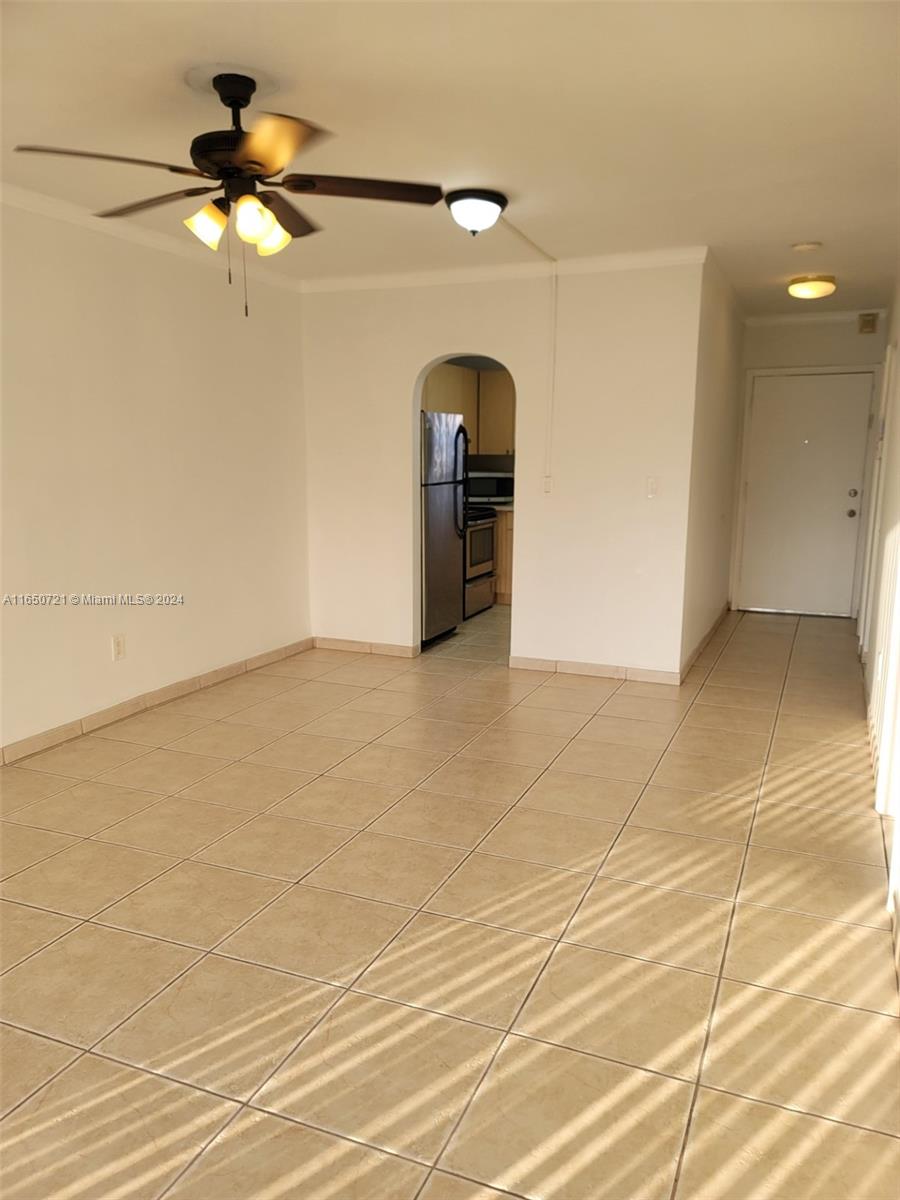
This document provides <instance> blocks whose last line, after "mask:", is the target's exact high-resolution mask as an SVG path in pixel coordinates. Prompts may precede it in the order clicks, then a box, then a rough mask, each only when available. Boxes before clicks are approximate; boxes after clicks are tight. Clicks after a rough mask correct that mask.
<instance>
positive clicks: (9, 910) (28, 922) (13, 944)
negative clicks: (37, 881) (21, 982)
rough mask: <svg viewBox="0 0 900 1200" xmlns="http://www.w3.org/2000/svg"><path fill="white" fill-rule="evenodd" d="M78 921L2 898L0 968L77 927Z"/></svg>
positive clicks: (24, 956) (0, 913) (0, 908)
mask: <svg viewBox="0 0 900 1200" xmlns="http://www.w3.org/2000/svg"><path fill="white" fill-rule="evenodd" d="M76 923H77V922H76V921H74V920H72V919H71V918H70V917H61V916H58V915H57V914H56V913H49V912H44V911H43V910H42V909H40V908H29V907H28V906H27V905H24V904H14V903H13V902H12V901H11V900H3V901H0V971H5V970H6V969H7V967H12V966H15V964H16V963H17V962H21V961H22V959H23V958H27V957H28V955H29V954H33V953H34V951H35V950H40V949H41V947H42V946H46V945H47V944H48V943H49V942H52V941H54V940H55V939H56V938H58V937H61V936H62V934H64V933H66V932H68V930H70V929H74V928H75V925H76Z"/></svg>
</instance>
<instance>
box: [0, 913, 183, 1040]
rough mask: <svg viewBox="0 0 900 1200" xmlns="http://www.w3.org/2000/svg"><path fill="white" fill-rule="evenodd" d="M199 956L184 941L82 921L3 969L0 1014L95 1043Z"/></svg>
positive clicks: (41, 1029)
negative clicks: (162, 939)
mask: <svg viewBox="0 0 900 1200" xmlns="http://www.w3.org/2000/svg"><path fill="white" fill-rule="evenodd" d="M197 957H198V954H197V951H196V950H188V949H186V948H185V947H183V946H172V945H170V944H169V943H168V942H158V941H155V940H154V939H152V938H145V937H137V936H136V935H135V934H132V933H122V932H120V931H119V930H118V929H102V928H100V927H99V926H97V925H80V926H79V927H78V928H77V929H73V930H72V932H71V933H67V934H66V935H65V936H64V937H62V938H60V939H59V941H58V942H54V943H53V944H52V945H50V946H47V947H46V949H44V950H41V951H40V952H39V953H38V954H35V955H33V956H32V957H31V958H29V959H26V961H25V962H23V963H19V965H18V966H17V967H13V968H12V970H11V971H8V972H7V974H6V975H4V976H3V992H2V996H0V1017H2V1019H3V1020H4V1021H10V1022H11V1023H12V1024H14V1025H21V1026H23V1027H24V1028H26V1029H30V1030H33V1031H34V1032H35V1033H44V1034H48V1035H50V1036H51V1037H56V1038H60V1039H61V1040H62V1041H66V1042H72V1043H73V1044H74V1045H76V1046H90V1045H92V1044H93V1043H94V1042H95V1041H96V1040H97V1039H98V1038H99V1037H102V1036H103V1034H104V1033H107V1032H108V1031H109V1030H110V1029H112V1027H113V1026H114V1025H118V1023H119V1022H120V1021H122V1020H124V1018H125V1017H127V1016H128V1015H129V1014H130V1013H132V1012H134V1010H135V1009H136V1008H137V1007H138V1005H140V1004H143V1003H144V1002H145V1001H146V1000H149V998H150V997H151V996H152V995H153V994H154V993H155V992H158V991H159V990H160V989H161V988H163V987H165V986H166V984H167V983H171V981H172V980H173V979H174V978H175V976H176V975H178V974H180V973H181V972H182V971H183V970H184V969H185V967H187V966H189V965H190V964H191V963H192V962H193V961H194V960H195V959H196V958H197ZM73 980H77V981H78V986H77V987H74V986H73Z"/></svg>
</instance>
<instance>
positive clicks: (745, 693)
mask: <svg viewBox="0 0 900 1200" xmlns="http://www.w3.org/2000/svg"><path fill="white" fill-rule="evenodd" d="M697 699H698V701H699V702H700V703H701V704H713V705H716V704H720V705H723V706H724V707H725V708H758V709H762V710H763V711H764V712H774V711H775V709H776V708H777V707H778V693H777V692H761V691H760V690H759V689H758V688H736V687H717V686H716V685H715V684H712V683H707V684H704V686H703V688H702V689H701V691H700V693H699V694H698V696H697Z"/></svg>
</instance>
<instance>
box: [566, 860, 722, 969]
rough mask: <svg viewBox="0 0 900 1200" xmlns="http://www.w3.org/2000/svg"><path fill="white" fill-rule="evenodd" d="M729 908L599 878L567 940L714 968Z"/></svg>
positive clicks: (719, 957) (718, 902)
mask: <svg viewBox="0 0 900 1200" xmlns="http://www.w3.org/2000/svg"><path fill="white" fill-rule="evenodd" d="M730 916H731V906H730V905H729V904H728V903H726V902H725V901H724V900H711V899H707V898H706V897H705V896H689V895H687V894H686V893H684V892H671V891H665V890H663V889H662V888H651V887H645V886H644V885H643V884H639V883H624V882H622V881H621V880H618V879H598V880H597V881H596V882H595V883H594V884H593V885H592V886H591V890H590V891H589V892H588V894H587V896H586V897H585V899H584V903H583V904H582V905H581V907H580V908H579V909H578V912H577V913H576V914H575V919H574V920H573V921H572V924H571V925H570V926H569V928H568V930H567V931H566V941H569V942H577V943H579V944H580V945H583V946H592V947H593V948H594V949H596V950H609V951H612V952H613V953H618V954H630V955H634V956H635V957H636V958H649V959H653V960H654V961H655V962H661V963H666V964H668V965H669V966H672V967H686V968H688V970H693V971H712V972H716V971H718V969H719V964H720V962H721V961H722V951H723V949H724V948H725V935H726V933H727V931H728V922H729V918H730Z"/></svg>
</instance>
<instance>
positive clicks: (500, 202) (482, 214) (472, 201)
mask: <svg viewBox="0 0 900 1200" xmlns="http://www.w3.org/2000/svg"><path fill="white" fill-rule="evenodd" d="M444 199H445V200H446V202H447V207H448V208H449V209H450V215H451V216H452V217H453V220H454V221H455V222H456V223H457V225H460V226H462V228H463V229H467V230H468V231H469V233H471V235H472V237H474V236H475V235H476V234H477V233H483V232H484V230H485V229H490V228H491V226H493V225H496V224H497V221H498V220H499V219H500V214H501V213H502V212H503V210H504V209H505V208H506V205H507V203H508V201H507V199H506V197H505V196H504V195H503V193H502V192H494V191H491V190H490V189H488V188H457V190H456V191H455V192H448V193H447V195H446V196H445V197H444Z"/></svg>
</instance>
